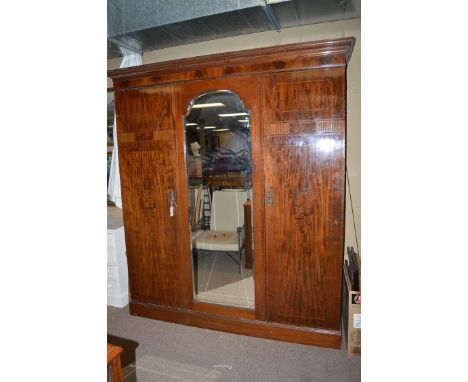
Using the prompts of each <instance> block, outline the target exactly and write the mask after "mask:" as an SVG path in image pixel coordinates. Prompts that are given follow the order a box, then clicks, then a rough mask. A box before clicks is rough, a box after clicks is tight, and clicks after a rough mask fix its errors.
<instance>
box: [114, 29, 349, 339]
mask: <svg viewBox="0 0 468 382" xmlns="http://www.w3.org/2000/svg"><path fill="white" fill-rule="evenodd" d="M353 45H354V39H353V38H342V39H337V40H332V41H320V42H307V43H299V44H290V45H284V46H275V47H268V48H260V49H252V50H245V51H240V52H230V53H222V54H216V55H210V56H204V57H195V58H188V59H182V60H174V61H168V62H164V63H156V64H150V65H143V66H139V67H134V68H127V69H119V70H113V71H109V72H108V75H109V77H111V78H112V79H113V83H114V88H115V90H116V94H115V103H116V116H117V131H118V145H119V165H120V175H121V184H122V199H123V213H124V223H125V233H126V245H127V258H128V269H129V281H130V292H131V298H132V301H131V303H130V312H131V313H132V314H136V315H141V316H145V317H151V318H156V319H160V320H166V321H171V322H176V323H182V324H186V325H193V326H198V327H203V328H211V329H215V330H222V331H228V332H233V333H239V334H246V335H251V336H258V337H264V338H271V339H278V340H284V341H291V342H299V343H304V344H314V345H318V346H327V347H335V348H337V347H339V346H340V343H341V337H340V335H341V333H340V314H341V310H340V306H341V304H340V296H341V276H342V274H341V269H342V268H341V264H342V259H343V253H344V203H345V183H344V177H345V153H346V150H345V146H346V112H345V105H346V64H347V62H348V60H349V58H350V55H351V52H352V48H353ZM219 89H227V90H231V91H233V92H235V93H237V94H238V95H239V96H240V98H241V99H242V100H243V102H244V106H245V108H247V109H249V110H250V112H251V142H252V181H253V198H252V202H251V203H252V205H251V211H252V214H253V219H254V221H253V227H254V230H253V242H254V248H255V250H254V261H253V268H254V274H255V309H254V310H252V309H242V308H235V307H225V306H221V305H213V304H207V303H201V302H196V301H194V300H193V286H192V270H191V260H190V256H191V255H190V232H189V226H188V223H187V222H188V206H187V201H188V197H187V175H186V166H185V156H184V145H185V139H184V125H183V116H184V115H185V114H186V112H187V107H188V105H189V103H190V101H191V100H192V99H193V98H194V97H196V96H198V95H199V94H201V93H205V92H207V91H210V90H219ZM171 193H172V194H173V195H174V198H175V202H176V204H177V208H176V211H175V214H174V216H169V196H170V195H171Z"/></svg>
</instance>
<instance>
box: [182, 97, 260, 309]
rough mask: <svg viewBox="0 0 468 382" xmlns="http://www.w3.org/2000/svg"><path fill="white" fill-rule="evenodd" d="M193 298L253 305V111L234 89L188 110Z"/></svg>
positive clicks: (199, 99)
mask: <svg viewBox="0 0 468 382" xmlns="http://www.w3.org/2000/svg"><path fill="white" fill-rule="evenodd" d="M185 144H186V147H185V159H186V169H187V179H188V182H187V184H188V193H187V194H188V198H189V200H188V205H189V222H188V224H189V226H190V233H191V254H190V255H191V259H192V276H193V277H192V279H193V291H194V296H193V297H194V300H195V301H202V302H206V303H212V304H220V305H229V306H235V307H243V308H252V309H253V308H254V307H255V301H254V297H255V294H254V271H253V268H254V267H253V263H254V245H253V239H252V238H253V226H252V222H253V217H252V166H251V163H252V154H251V134H250V111H249V110H247V109H246V108H245V107H244V104H243V102H242V99H241V98H240V97H239V96H238V95H237V94H235V93H234V92H231V91H229V90H215V91H210V92H207V93H203V94H201V95H199V96H197V97H195V98H194V99H193V100H192V101H191V103H190V105H189V108H188V111H187V114H186V116H185Z"/></svg>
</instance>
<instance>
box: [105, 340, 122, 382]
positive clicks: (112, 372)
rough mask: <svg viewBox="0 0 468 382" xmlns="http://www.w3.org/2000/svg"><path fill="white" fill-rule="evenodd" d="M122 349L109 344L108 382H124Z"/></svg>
mask: <svg viewBox="0 0 468 382" xmlns="http://www.w3.org/2000/svg"><path fill="white" fill-rule="evenodd" d="M122 351H123V349H122V348H121V347H118V346H115V345H111V344H107V381H108V382H123V376H122V366H121V364H120V354H121V353H122Z"/></svg>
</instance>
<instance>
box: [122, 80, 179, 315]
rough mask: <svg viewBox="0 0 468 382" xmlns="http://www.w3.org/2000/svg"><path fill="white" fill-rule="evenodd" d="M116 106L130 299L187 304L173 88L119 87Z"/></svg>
mask: <svg viewBox="0 0 468 382" xmlns="http://www.w3.org/2000/svg"><path fill="white" fill-rule="evenodd" d="M115 108H116V117H117V141H118V151H119V167H120V179H121V190H122V204H123V215H124V223H125V242H126V246H127V260H128V273H129V284H130V294H131V300H132V301H138V302H145V303H152V304H157V305H163V306H172V307H185V306H186V301H185V290H184V284H183V282H182V257H181V253H182V252H181V250H180V247H179V246H180V245H181V244H180V240H178V238H179V237H180V236H181V232H180V228H179V226H180V225H179V219H180V217H179V216H178V215H179V214H178V209H177V206H178V204H179V203H178V201H179V192H178V189H179V187H178V171H177V166H178V163H177V158H178V156H177V147H176V139H175V122H174V121H175V119H174V114H173V89H172V87H170V86H154V87H147V88H141V89H134V90H126V91H122V92H116V94H115ZM183 226H185V225H183Z"/></svg>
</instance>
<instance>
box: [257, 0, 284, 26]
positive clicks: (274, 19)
mask: <svg viewBox="0 0 468 382" xmlns="http://www.w3.org/2000/svg"><path fill="white" fill-rule="evenodd" d="M262 8H263V10H264V12H265V14H266V16H267V17H268V21H270V23H271V25H273V27H274V28H275V29H276V31H277V32H278V33H279V32H281V24H280V22H279V20H278V17H276V14H275V11H273V8H272V7H271V5H270V1H268V0H265V5H262Z"/></svg>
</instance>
